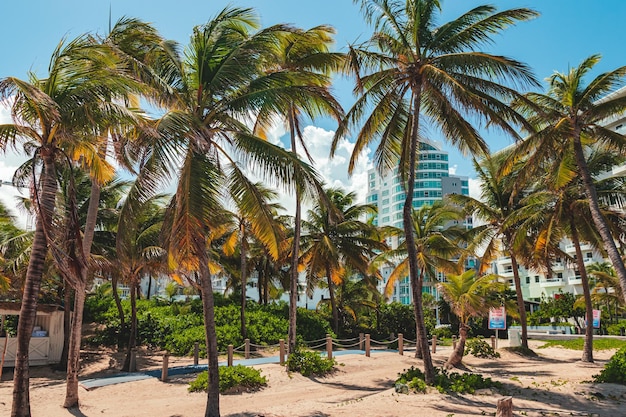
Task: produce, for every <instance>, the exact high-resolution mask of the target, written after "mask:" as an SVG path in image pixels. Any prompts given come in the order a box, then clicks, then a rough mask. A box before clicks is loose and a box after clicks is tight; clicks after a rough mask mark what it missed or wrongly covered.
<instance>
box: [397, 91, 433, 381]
mask: <svg viewBox="0 0 626 417" xmlns="http://www.w3.org/2000/svg"><path fill="white" fill-rule="evenodd" d="M420 94H421V88H420V87H419V86H418V87H415V90H414V92H413V112H412V117H411V120H412V126H411V147H410V150H409V167H408V168H409V173H408V174H409V175H408V178H407V184H406V185H405V186H406V199H405V201H404V208H403V210H402V219H403V221H404V237H405V239H406V246H407V256H408V258H409V276H410V281H411V291H412V293H413V294H412V295H413V310H414V315H415V327H416V328H415V331H416V335H417V338H418V347H419V346H422V347H426V348H425V349H422V360H423V361H424V378H425V381H426V383H427V384H432V383H434V381H435V368H434V367H433V361H432V358H431V356H430V351H429V350H428V340H427V339H426V327H425V325H424V312H423V307H422V292H421V285H420V283H421V282H420V280H422V279H423V276H420V274H419V266H418V263H417V248H416V246H415V234H414V233H415V231H414V230H413V221H412V213H413V189H414V188H415V170H416V168H417V153H418V152H419V149H418V132H419V112H420Z"/></svg>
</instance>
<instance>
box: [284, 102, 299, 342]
mask: <svg viewBox="0 0 626 417" xmlns="http://www.w3.org/2000/svg"><path fill="white" fill-rule="evenodd" d="M289 132H290V135H291V152H293V153H294V155H296V156H297V154H298V153H297V151H296V127H295V116H294V114H293V109H290V110H289ZM295 189H296V192H295V196H296V213H295V219H294V225H293V245H292V247H291V269H290V288H289V334H288V335H287V336H288V337H287V339H288V341H287V343H288V345H289V354H291V353H292V352H295V350H296V325H297V323H296V318H297V315H298V263H299V262H298V261H299V257H300V232H301V230H300V227H301V226H300V224H301V223H302V206H301V202H300V199H301V198H302V196H301V193H300V189H299V188H298V185H297V184H296V185H295Z"/></svg>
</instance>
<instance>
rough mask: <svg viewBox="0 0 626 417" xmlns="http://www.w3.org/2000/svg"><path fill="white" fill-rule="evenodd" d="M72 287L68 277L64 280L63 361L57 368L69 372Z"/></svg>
mask: <svg viewBox="0 0 626 417" xmlns="http://www.w3.org/2000/svg"><path fill="white" fill-rule="evenodd" d="M71 305H72V287H70V283H69V282H67V280H66V279H64V280H63V350H62V351H61V361H60V362H59V364H58V365H57V367H56V369H57V370H59V371H65V372H67V357H68V355H69V350H70V335H71V333H72V307H71Z"/></svg>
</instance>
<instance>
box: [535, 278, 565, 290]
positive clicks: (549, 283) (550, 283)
mask: <svg viewBox="0 0 626 417" xmlns="http://www.w3.org/2000/svg"><path fill="white" fill-rule="evenodd" d="M562 285H564V282H563V278H549V279H546V280H544V281H541V282H540V283H539V286H540V287H543V288H545V287H560V286H562Z"/></svg>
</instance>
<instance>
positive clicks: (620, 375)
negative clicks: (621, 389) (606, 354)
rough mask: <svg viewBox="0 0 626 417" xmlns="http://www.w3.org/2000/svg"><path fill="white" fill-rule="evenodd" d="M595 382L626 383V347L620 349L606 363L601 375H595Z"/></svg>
mask: <svg viewBox="0 0 626 417" xmlns="http://www.w3.org/2000/svg"><path fill="white" fill-rule="evenodd" d="M593 378H594V381H595V382H609V383H613V384H622V385H626V347H623V348H621V349H620V350H618V351H617V352H616V353H615V355H613V356H612V357H611V359H610V360H609V361H608V362H607V363H606V365H604V369H603V370H602V371H601V372H600V374H599V375H594V376H593Z"/></svg>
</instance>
